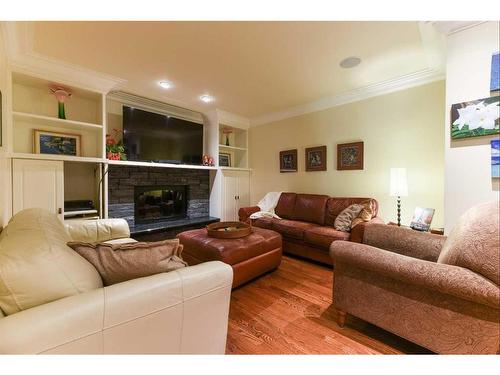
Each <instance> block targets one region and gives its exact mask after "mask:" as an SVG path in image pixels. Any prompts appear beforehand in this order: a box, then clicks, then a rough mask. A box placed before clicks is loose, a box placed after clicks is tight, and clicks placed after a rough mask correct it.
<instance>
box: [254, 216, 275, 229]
mask: <svg viewBox="0 0 500 375" xmlns="http://www.w3.org/2000/svg"><path fill="white" fill-rule="evenodd" d="M275 221H279V219H276V218H274V217H259V218H257V219H253V220H252V225H253V226H255V227H259V228H264V229H272V228H273V223H274V222H275Z"/></svg>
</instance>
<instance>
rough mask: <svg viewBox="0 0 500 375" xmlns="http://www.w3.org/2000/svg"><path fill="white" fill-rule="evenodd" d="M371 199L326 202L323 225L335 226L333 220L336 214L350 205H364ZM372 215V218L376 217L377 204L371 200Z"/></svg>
mask: <svg viewBox="0 0 500 375" xmlns="http://www.w3.org/2000/svg"><path fill="white" fill-rule="evenodd" d="M370 199H371V198H330V199H328V201H327V202H326V209H325V225H329V226H331V227H333V226H334V224H335V219H336V218H337V216H338V214H340V213H341V212H342V211H344V210H345V209H346V208H347V207H349V206H350V205H351V204H360V203H364V202H365V201H367V200H370ZM373 201H374V202H373V214H372V217H376V216H377V213H378V202H377V201H376V200H375V199H373Z"/></svg>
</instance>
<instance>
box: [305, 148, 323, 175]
mask: <svg viewBox="0 0 500 375" xmlns="http://www.w3.org/2000/svg"><path fill="white" fill-rule="evenodd" d="M306 171H307V172H315V171H326V146H319V147H310V148H306Z"/></svg>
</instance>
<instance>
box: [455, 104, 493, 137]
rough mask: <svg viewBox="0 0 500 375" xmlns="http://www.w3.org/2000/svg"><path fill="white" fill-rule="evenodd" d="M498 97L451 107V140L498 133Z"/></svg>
mask: <svg viewBox="0 0 500 375" xmlns="http://www.w3.org/2000/svg"><path fill="white" fill-rule="evenodd" d="M499 104H500V96H492V97H490V98H484V99H478V100H471V101H469V102H463V103H457V104H453V105H452V106H451V138H452V139H460V138H471V137H481V136H483V135H494V134H499V133H500V122H499V121H500V118H499Z"/></svg>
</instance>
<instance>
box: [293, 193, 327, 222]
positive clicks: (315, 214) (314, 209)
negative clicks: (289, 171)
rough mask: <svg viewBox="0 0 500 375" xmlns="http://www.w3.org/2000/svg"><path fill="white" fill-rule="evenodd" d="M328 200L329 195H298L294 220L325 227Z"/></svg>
mask: <svg viewBox="0 0 500 375" xmlns="http://www.w3.org/2000/svg"><path fill="white" fill-rule="evenodd" d="M327 200H328V196H327V195H317V194H297V198H296V200H295V207H294V209H293V215H292V219H293V220H301V221H307V222H309V223H316V224H319V225H323V224H324V223H325V208H326V202H327Z"/></svg>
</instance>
